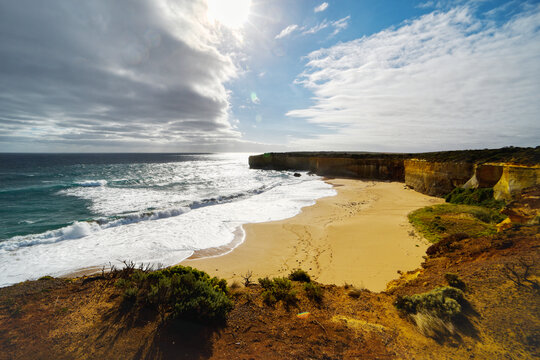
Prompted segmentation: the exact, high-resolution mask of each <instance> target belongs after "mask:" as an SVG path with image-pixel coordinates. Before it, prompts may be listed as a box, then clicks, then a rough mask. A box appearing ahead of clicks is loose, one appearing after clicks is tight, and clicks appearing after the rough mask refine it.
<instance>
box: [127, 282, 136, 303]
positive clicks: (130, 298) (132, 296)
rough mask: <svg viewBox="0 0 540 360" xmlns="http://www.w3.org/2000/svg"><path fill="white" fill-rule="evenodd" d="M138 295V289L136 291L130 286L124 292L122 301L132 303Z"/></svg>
mask: <svg viewBox="0 0 540 360" xmlns="http://www.w3.org/2000/svg"><path fill="white" fill-rule="evenodd" d="M138 293H139V289H137V288H136V287H134V286H130V287H128V288H126V289H125V290H124V300H125V301H126V302H130V303H133V302H135V300H137V294H138Z"/></svg>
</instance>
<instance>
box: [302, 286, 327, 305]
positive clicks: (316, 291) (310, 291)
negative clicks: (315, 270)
mask: <svg viewBox="0 0 540 360" xmlns="http://www.w3.org/2000/svg"><path fill="white" fill-rule="evenodd" d="M304 291H305V292H306V296H307V298H308V299H310V300H311V301H314V302H316V303H317V304H320V303H321V302H322V301H323V290H322V289H321V287H320V286H319V285H317V284H315V283H313V282H307V283H305V284H304Z"/></svg>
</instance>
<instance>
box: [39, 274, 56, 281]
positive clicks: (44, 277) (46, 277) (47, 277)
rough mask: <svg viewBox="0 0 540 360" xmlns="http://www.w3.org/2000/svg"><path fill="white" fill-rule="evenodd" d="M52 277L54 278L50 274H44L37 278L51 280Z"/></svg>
mask: <svg viewBox="0 0 540 360" xmlns="http://www.w3.org/2000/svg"><path fill="white" fill-rule="evenodd" d="M52 279H54V278H53V277H52V276H49V275H46V276H42V277H40V278H39V279H38V280H39V281H43V280H52Z"/></svg>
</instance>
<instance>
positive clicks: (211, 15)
mask: <svg viewBox="0 0 540 360" xmlns="http://www.w3.org/2000/svg"><path fill="white" fill-rule="evenodd" d="M250 6H251V0H208V19H210V21H218V22H220V23H221V24H223V25H225V26H227V27H230V28H235V29H236V28H240V27H242V26H243V25H244V23H245V22H246V20H247V18H248V16H249V8H250Z"/></svg>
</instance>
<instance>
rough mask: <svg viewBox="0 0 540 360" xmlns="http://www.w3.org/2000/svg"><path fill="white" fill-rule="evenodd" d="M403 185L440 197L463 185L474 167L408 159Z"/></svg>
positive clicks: (468, 164) (465, 164)
mask: <svg viewBox="0 0 540 360" xmlns="http://www.w3.org/2000/svg"><path fill="white" fill-rule="evenodd" d="M404 163H405V184H407V185H408V186H410V187H411V188H413V189H414V190H416V191H418V192H421V193H423V194H428V195H434V196H442V195H445V194H448V193H449V192H450V191H452V189H454V188H455V187H457V186H462V185H463V184H465V183H466V182H467V181H468V180H469V179H470V178H471V176H473V174H474V165H473V164H471V163H459V162H432V161H426V160H419V159H408V160H405V161H404Z"/></svg>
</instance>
